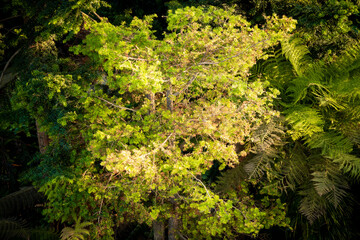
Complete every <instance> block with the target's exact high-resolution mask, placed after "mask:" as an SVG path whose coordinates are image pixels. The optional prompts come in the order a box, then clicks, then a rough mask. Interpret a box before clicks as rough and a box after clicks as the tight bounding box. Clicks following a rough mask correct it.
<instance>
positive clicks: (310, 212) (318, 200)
mask: <svg viewBox="0 0 360 240" xmlns="http://www.w3.org/2000/svg"><path fill="white" fill-rule="evenodd" d="M299 194H300V195H301V196H303V198H302V199H301V201H300V205H299V211H300V213H301V214H302V215H304V216H305V217H306V219H307V220H308V221H309V222H310V224H312V223H314V222H315V221H316V220H317V219H319V218H321V217H323V216H324V215H325V213H326V201H325V199H324V198H322V197H321V196H320V195H319V194H318V193H317V192H316V191H315V189H314V188H313V187H311V186H308V187H307V188H306V189H303V190H301V191H300V192H299Z"/></svg>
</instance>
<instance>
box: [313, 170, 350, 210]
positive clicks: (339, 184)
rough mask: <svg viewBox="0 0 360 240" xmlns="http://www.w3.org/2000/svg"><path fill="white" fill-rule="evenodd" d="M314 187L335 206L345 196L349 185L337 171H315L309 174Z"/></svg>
mask: <svg viewBox="0 0 360 240" xmlns="http://www.w3.org/2000/svg"><path fill="white" fill-rule="evenodd" d="M311 175H312V176H313V178H312V179H311V181H312V182H313V183H314V189H315V190H316V192H317V193H318V194H319V195H320V196H326V199H327V200H328V201H329V202H330V203H331V204H332V205H333V206H334V207H335V208H336V207H337V206H339V204H340V202H342V200H343V199H344V198H345V197H346V196H347V190H348V189H349V186H348V184H347V182H346V180H345V179H344V178H343V177H342V176H341V175H340V174H339V173H337V171H336V170H335V171H329V170H328V169H327V170H326V171H316V172H313V173H312V174H311Z"/></svg>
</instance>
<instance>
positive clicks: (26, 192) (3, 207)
mask: <svg viewBox="0 0 360 240" xmlns="http://www.w3.org/2000/svg"><path fill="white" fill-rule="evenodd" d="M40 199H41V195H40V193H38V192H37V191H36V190H35V188H34V187H24V188H22V189H21V190H19V191H17V192H14V193H11V194H9V195H7V196H5V197H3V198H1V199H0V216H2V217H7V216H12V215H14V214H15V213H18V212H20V211H22V210H24V209H27V208H33V207H34V206H35V204H36V203H38V202H39V201H40Z"/></svg>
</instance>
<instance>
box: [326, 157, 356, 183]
mask: <svg viewBox="0 0 360 240" xmlns="http://www.w3.org/2000/svg"><path fill="white" fill-rule="evenodd" d="M333 162H334V163H338V164H340V169H341V170H342V171H343V172H344V173H345V174H350V176H351V177H353V178H355V179H359V178H360V158H358V157H356V156H353V155H351V154H340V155H337V156H336V157H335V158H334V159H333Z"/></svg>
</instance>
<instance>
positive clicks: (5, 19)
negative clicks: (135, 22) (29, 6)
mask: <svg viewBox="0 0 360 240" xmlns="http://www.w3.org/2000/svg"><path fill="white" fill-rule="evenodd" d="M17 17H21V16H20V15H17V16H11V17H7V18H3V19H0V22H4V21H7V20H10V19H13V18H17Z"/></svg>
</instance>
